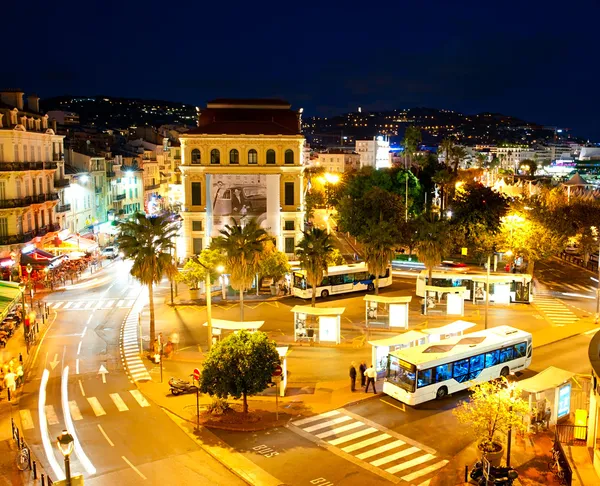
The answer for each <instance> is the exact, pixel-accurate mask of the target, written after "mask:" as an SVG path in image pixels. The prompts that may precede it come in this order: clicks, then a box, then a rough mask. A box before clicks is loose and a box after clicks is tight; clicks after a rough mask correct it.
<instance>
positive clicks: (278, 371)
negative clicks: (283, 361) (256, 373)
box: [273, 365, 283, 376]
mask: <svg viewBox="0 0 600 486" xmlns="http://www.w3.org/2000/svg"><path fill="white" fill-rule="evenodd" d="M282 373H283V368H282V367H281V365H277V366H276V367H275V370H274V371H273V376H281V374H282Z"/></svg>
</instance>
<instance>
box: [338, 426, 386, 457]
mask: <svg viewBox="0 0 600 486" xmlns="http://www.w3.org/2000/svg"><path fill="white" fill-rule="evenodd" d="M373 432H379V431H378V430H377V429H375V428H373V427H369V428H368V429H364V430H361V431H359V432H356V433H355V434H350V435H346V436H344V437H341V438H339V439H335V440H332V441H330V442H329V443H330V444H331V445H338V444H343V443H344V442H348V441H350V440H353V439H358V438H359V437H363V436H365V435H368V434H372V433H373ZM390 437H391V436H390V435H389V434H379V435H376V436H375V437H371V438H370V439H365V440H363V441H361V442H357V443H356V444H352V445H349V446H346V447H343V448H342V451H344V452H352V451H357V450H358V449H362V448H363V447H367V446H370V445H371V444H376V443H377V442H381V441H382V440H385V439H389V438H390Z"/></svg>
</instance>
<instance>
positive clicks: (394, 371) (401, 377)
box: [387, 356, 416, 392]
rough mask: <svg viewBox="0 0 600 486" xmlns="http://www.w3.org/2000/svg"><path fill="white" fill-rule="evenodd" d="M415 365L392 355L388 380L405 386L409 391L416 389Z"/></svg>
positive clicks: (402, 386)
mask: <svg viewBox="0 0 600 486" xmlns="http://www.w3.org/2000/svg"><path fill="white" fill-rule="evenodd" d="M415 377H416V368H415V365H413V364H410V363H408V362H406V361H403V360H401V359H398V358H396V357H394V356H390V360H389V365H388V376H387V379H388V381H391V382H392V383H394V384H396V385H398V386H399V387H401V388H404V389H405V390H406V391H408V392H414V391H415Z"/></svg>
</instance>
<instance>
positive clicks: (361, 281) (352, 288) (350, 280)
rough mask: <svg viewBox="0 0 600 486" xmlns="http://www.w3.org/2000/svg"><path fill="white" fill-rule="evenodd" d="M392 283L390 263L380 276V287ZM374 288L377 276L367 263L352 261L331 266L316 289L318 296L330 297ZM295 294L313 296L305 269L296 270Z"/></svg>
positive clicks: (304, 296) (305, 296) (303, 296)
mask: <svg viewBox="0 0 600 486" xmlns="http://www.w3.org/2000/svg"><path fill="white" fill-rule="evenodd" d="M391 283H392V266H391V265H390V266H388V268H387V269H386V271H385V275H381V276H380V277H379V288H383V287H387V286H388V285H391ZM374 289H375V276H373V275H371V274H369V272H368V270H367V265H366V263H364V262H361V263H351V264H350V265H339V266H336V267H329V268H328V269H327V275H325V276H324V277H323V281H322V282H321V284H320V285H319V286H318V287H317V289H316V295H317V297H328V296H329V295H335V294H343V293H346V292H357V291H360V290H369V291H373V290H374ZM294 295H295V296H296V297H300V298H301V299H310V298H311V297H312V287H311V286H310V284H309V283H308V282H307V280H306V272H305V271H304V270H299V271H295V272H294Z"/></svg>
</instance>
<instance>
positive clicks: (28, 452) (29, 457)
mask: <svg viewBox="0 0 600 486" xmlns="http://www.w3.org/2000/svg"><path fill="white" fill-rule="evenodd" d="M27 458H28V462H29V469H31V449H30V448H29V447H28V448H27Z"/></svg>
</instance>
